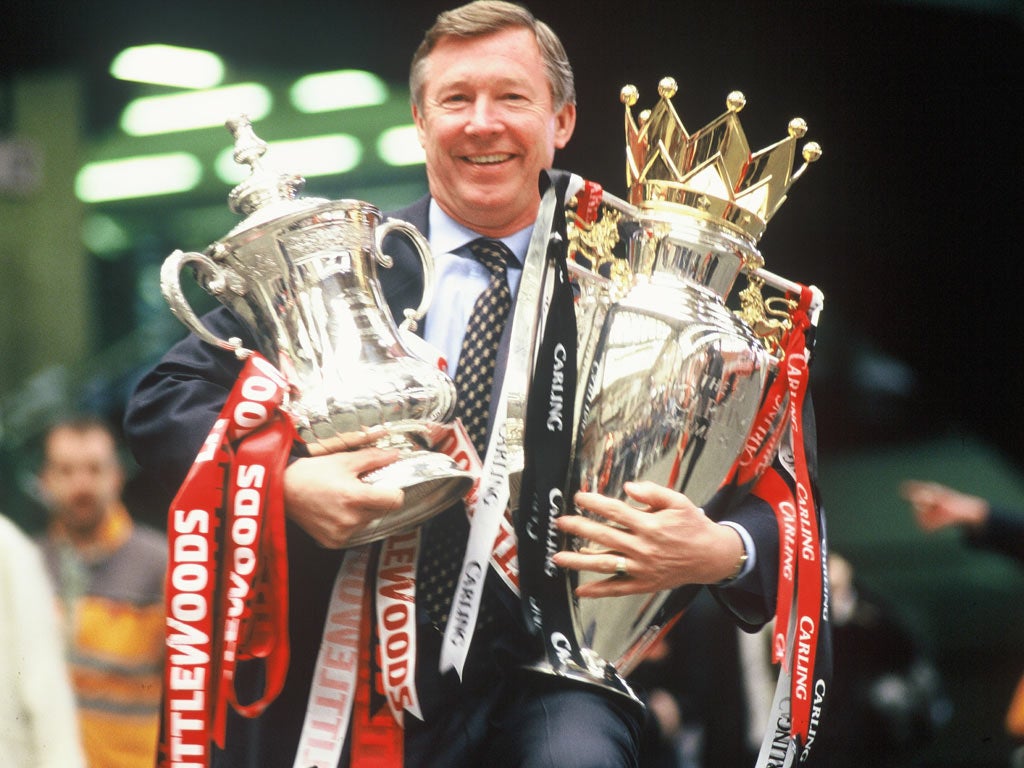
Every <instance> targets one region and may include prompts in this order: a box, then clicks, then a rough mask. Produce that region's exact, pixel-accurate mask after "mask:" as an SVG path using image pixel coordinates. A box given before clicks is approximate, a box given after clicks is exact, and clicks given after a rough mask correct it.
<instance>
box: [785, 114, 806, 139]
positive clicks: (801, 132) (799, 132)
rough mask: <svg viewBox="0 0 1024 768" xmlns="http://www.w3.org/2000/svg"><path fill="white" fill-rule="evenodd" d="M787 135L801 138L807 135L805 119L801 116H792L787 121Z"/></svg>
mask: <svg viewBox="0 0 1024 768" xmlns="http://www.w3.org/2000/svg"><path fill="white" fill-rule="evenodd" d="M789 135H790V136H793V137H794V138H797V139H802V138H803V137H804V136H806V135H807V121H806V120H804V119H803V118H802V117H794V118H793V119H792V120H790V121H789Z"/></svg>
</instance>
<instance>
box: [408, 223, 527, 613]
mask: <svg viewBox="0 0 1024 768" xmlns="http://www.w3.org/2000/svg"><path fill="white" fill-rule="evenodd" d="M469 250H470V252H471V253H472V254H473V256H474V257H475V258H476V259H477V261H479V262H480V263H481V264H483V265H484V266H485V267H487V269H488V271H489V272H490V273H491V277H490V281H489V283H488V285H487V287H486V288H485V289H484V291H483V293H481V294H480V296H479V297H478V298H477V300H476V303H475V304H474V305H473V312H472V314H471V315H470V318H469V323H467V325H466V335H465V336H464V337H463V340H462V351H461V352H460V353H459V367H458V369H457V370H456V372H455V388H456V390H457V391H458V406H457V409H456V413H457V414H458V416H459V418H460V419H461V420H462V423H463V425H464V426H465V428H466V431H467V432H468V433H469V437H470V439H471V440H472V441H473V445H474V446H475V447H476V449H477V452H478V453H479V454H480V458H481V460H483V457H484V452H485V450H486V448H487V421H488V416H489V414H490V402H491V386H492V385H493V383H494V366H495V361H496V360H497V357H498V344H499V342H500V341H501V334H502V331H503V329H504V327H505V322H506V320H507V319H508V314H509V310H510V309H511V308H512V294H511V293H510V291H509V288H508V279H507V266H508V260H509V259H510V258H512V254H511V252H510V251H509V250H508V248H507V247H506V246H505V244H504V243H502V242H500V241H498V240H488V239H484V238H481V239H479V240H474V241H473V242H471V243H470V244H469ZM468 536H469V525H468V523H467V522H466V514H465V512H464V510H463V508H462V505H461V504H459V505H456V506H455V507H454V508H452V509H449V510H446V511H445V512H443V513H441V514H440V515H438V516H437V517H435V518H434V519H433V520H432V521H430V523H429V524H428V525H427V526H426V527H425V529H424V538H423V543H422V551H421V553H420V556H421V558H422V562H423V564H424V566H423V567H422V568H421V576H420V585H419V587H418V588H417V591H418V592H419V594H420V597H421V599H422V600H423V601H424V603H423V604H424V605H425V606H426V610H427V614H428V615H429V616H430V618H431V621H433V623H434V625H435V626H437V627H438V628H440V629H443V628H444V625H445V623H446V622H447V621H448V612H449V609H450V608H451V600H452V595H453V594H454V592H455V581H456V579H458V577H459V571H460V570H461V568H462V558H463V554H464V552H465V548H466V540H467V538H468ZM485 605H486V601H485V602H484V605H481V615H480V617H479V619H478V622H480V623H482V622H486V621H488V620H489V616H486V615H485V611H484V606H485Z"/></svg>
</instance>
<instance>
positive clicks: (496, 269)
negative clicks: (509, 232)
mask: <svg viewBox="0 0 1024 768" xmlns="http://www.w3.org/2000/svg"><path fill="white" fill-rule="evenodd" d="M469 251H470V253H472V254H473V256H474V257H475V258H476V260H477V261H479V262H480V263H481V264H483V265H484V266H485V267H487V269H488V270H490V273H491V274H492V275H494V276H495V277H504V276H505V274H506V271H507V269H508V260H509V259H510V258H512V252H511V251H510V250H509V249H508V246H507V245H505V244H504V243H503V242H501V240H491V239H490V238H487V237H481V238H478V239H476V240H473V241H472V242H471V243H470V244H469Z"/></svg>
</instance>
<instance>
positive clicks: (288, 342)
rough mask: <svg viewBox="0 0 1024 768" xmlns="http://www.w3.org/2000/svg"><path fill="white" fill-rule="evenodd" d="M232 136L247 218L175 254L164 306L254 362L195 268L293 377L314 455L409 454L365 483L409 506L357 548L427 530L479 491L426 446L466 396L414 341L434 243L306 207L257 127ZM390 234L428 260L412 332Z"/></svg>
mask: <svg viewBox="0 0 1024 768" xmlns="http://www.w3.org/2000/svg"><path fill="white" fill-rule="evenodd" d="M227 126H228V129H229V130H230V131H231V133H232V135H233V136H234V138H235V150H234V158H235V161H236V162H238V163H240V164H246V165H248V166H249V167H250V170H251V173H250V176H249V178H248V179H246V180H245V181H243V182H242V183H241V184H239V185H238V186H237V187H235V188H234V189H233V190H232V191H231V193H230V195H229V198H228V201H229V205H230V207H231V209H232V210H233V211H234V212H236V213H240V214H243V215H245V216H246V217H247V218H245V219H244V220H243V221H242V222H241V223H239V224H238V225H237V226H236V227H235V228H234V229H233V230H232V231H231V232H230V233H229V234H228V235H227V236H226V237H225V238H223V239H222V240H219V241H217V242H215V243H213V244H212V245H210V246H209V247H208V248H207V249H206V251H205V252H204V253H194V252H193V253H184V252H182V251H180V250H179V251H175V252H174V253H172V254H171V255H170V256H168V257H167V259H166V260H165V261H164V264H163V268H162V270H161V288H162V291H163V294H164V297H165V299H166V300H167V302H168V304H169V305H170V307H171V310H172V311H173V312H174V314H175V315H176V316H177V317H178V318H179V319H180V320H181V321H182V322H183V323H184V324H185V325H186V326H188V328H189V329H190V330H191V331H192V332H193V333H195V334H196V335H197V336H198V337H199V338H200V339H202V340H203V341H206V342H207V343H209V344H212V345H214V346H217V347H220V348H223V349H225V350H229V351H231V352H233V353H235V354H236V355H237V356H239V357H240V358H244V357H246V356H247V355H248V354H249V352H250V351H249V350H247V349H245V348H243V347H242V344H241V341H240V340H239V339H220V338H218V337H217V336H215V335H214V334H213V333H211V332H210V330H209V329H208V328H206V327H205V326H204V325H203V323H202V322H201V321H200V320H199V318H198V317H197V316H196V314H195V313H194V312H193V310H192V308H191V306H190V305H189V303H188V301H187V299H186V298H185V296H184V294H183V293H182V290H181V282H180V272H181V270H182V268H183V267H185V266H186V265H191V266H192V267H194V269H195V272H196V277H197V280H198V282H199V283H200V285H201V286H202V288H203V289H204V290H205V291H206V292H207V293H209V294H210V295H212V296H213V297H215V298H216V299H217V300H218V301H220V302H221V303H222V304H223V305H224V306H226V307H228V308H229V309H230V310H232V312H233V313H234V315H235V316H236V317H238V318H239V319H240V320H241V321H242V322H243V323H244V325H245V326H246V328H247V329H248V331H249V332H250V333H251V335H252V337H253V338H254V339H255V340H256V346H257V347H258V349H259V351H260V352H261V353H262V354H263V355H264V356H265V357H266V358H267V359H268V360H269V361H270V362H271V363H273V364H274V365H275V366H277V368H278V369H279V370H280V371H281V372H282V373H283V374H284V375H285V377H286V378H287V380H288V382H289V384H290V385H291V389H292V392H291V395H290V397H289V399H288V401H287V402H286V403H285V404H284V408H285V410H286V411H287V412H288V413H289V415H290V416H291V418H292V421H293V423H294V425H295V428H296V430H297V432H298V434H299V437H300V438H301V439H302V440H303V441H304V442H305V444H306V446H307V447H308V449H309V452H310V453H311V454H312V455H320V454H324V453H331V452H334V451H339V450H345V449H347V448H350V447H354V446H358V445H364V444H366V442H367V436H368V435H373V433H372V432H371V430H373V429H374V428H378V427H380V428H382V429H383V436H377V437H379V439H377V442H376V444H377V445H380V446H382V447H390V448H398V449H399V451H400V453H401V457H400V458H399V460H398V461H396V462H395V463H393V464H391V465H389V466H387V467H384V468H383V469H381V470H377V471H376V472H374V473H371V474H370V475H368V476H366V477H364V478H363V479H364V480H366V481H367V482H371V483H374V484H380V485H382V486H385V487H396V488H401V489H403V491H404V493H405V504H404V506H403V507H402V508H401V509H399V510H396V511H394V512H392V513H389V514H388V515H386V516H384V517H382V518H380V519H379V520H378V521H375V523H373V524H372V525H371V526H369V527H368V528H367V529H365V530H364V531H362V532H360V533H359V534H357V535H356V536H354V537H353V538H352V539H351V540H350V542H349V544H350V545H353V546H354V545H356V544H360V543H365V542H367V541H372V540H375V539H380V538H384V537H386V536H389V535H391V534H393V533H395V532H398V531H400V530H404V529H407V528H410V527H412V526H414V525H417V524H419V523H420V522H423V521H424V520H426V519H427V518H429V517H431V516H432V515H434V514H435V513H437V512H440V511H442V510H444V509H445V508H447V507H448V506H450V505H451V504H452V503H453V502H454V501H456V500H457V499H459V498H461V497H462V496H463V494H464V493H465V492H466V491H467V490H468V489H469V487H470V486H471V485H472V477H471V475H470V474H469V473H467V472H465V471H463V470H461V469H459V468H458V467H457V466H456V465H455V463H454V461H452V459H450V458H449V457H448V456H446V455H444V454H443V453H439V452H435V451H431V450H427V449H425V447H424V446H425V444H426V442H427V440H426V437H425V436H426V435H427V434H428V433H429V432H430V430H431V428H432V427H433V426H435V425H437V424H442V423H444V422H446V421H447V420H449V419H450V418H451V417H452V414H453V412H454V407H455V397H456V395H455V385H454V383H453V382H452V381H451V379H450V378H449V377H448V376H447V375H446V374H445V373H444V372H443V371H441V370H440V369H439V368H438V366H437V365H436V364H431V363H429V362H427V361H425V360H424V359H422V358H421V357H419V356H417V355H416V354H415V352H414V351H413V350H412V349H410V345H412V344H415V343H416V341H417V340H418V337H415V336H414V334H412V333H411V331H412V330H414V329H415V323H416V322H417V321H418V320H419V319H421V318H422V317H423V315H424V314H425V312H426V310H427V307H428V306H429V305H430V302H431V298H432V295H433V275H434V272H433V260H432V257H431V254H430V250H429V245H428V244H427V241H426V239H425V238H424V237H423V236H422V235H421V234H420V233H419V232H418V231H417V230H416V229H415V227H413V226H412V225H411V224H408V223H406V222H403V221H398V220H389V221H386V222H382V219H381V213H380V211H379V210H378V209H377V208H375V207H374V206H372V205H370V204H369V203H365V202H362V201H359V200H324V199H319V198H302V197H299V192H300V190H301V188H302V186H303V184H304V180H303V179H302V177H300V176H298V175H294V174H280V175H275V174H273V173H269V172H267V171H265V170H264V169H263V168H262V165H261V163H260V158H261V157H262V156H263V154H264V153H265V152H266V149H267V145H266V144H265V143H264V142H263V141H261V140H260V139H259V138H258V137H257V136H256V134H255V133H254V131H253V129H252V126H251V124H250V122H249V120H248V118H245V117H242V118H239V119H237V120H232V121H229V122H228V124H227ZM392 232H394V233H398V234H401V235H404V236H406V237H407V238H408V239H409V240H410V241H411V243H412V245H413V246H414V248H415V250H416V252H417V253H418V254H419V257H420V259H421V261H422V263H423V275H424V292H423V298H422V301H421V302H420V305H419V307H417V308H416V309H415V310H414V309H407V310H405V319H404V320H403V322H402V326H401V329H399V328H397V327H396V325H395V321H394V319H393V318H392V316H391V313H390V312H389V311H388V308H387V304H386V303H385V300H384V297H383V293H382V291H381V288H380V285H379V282H378V278H377V273H376V265H378V264H379V265H380V266H382V267H385V268H387V267H390V266H391V265H392V260H391V258H390V257H388V256H387V255H386V254H384V252H383V249H382V241H383V240H384V237H385V236H386V235H388V234H389V233H392Z"/></svg>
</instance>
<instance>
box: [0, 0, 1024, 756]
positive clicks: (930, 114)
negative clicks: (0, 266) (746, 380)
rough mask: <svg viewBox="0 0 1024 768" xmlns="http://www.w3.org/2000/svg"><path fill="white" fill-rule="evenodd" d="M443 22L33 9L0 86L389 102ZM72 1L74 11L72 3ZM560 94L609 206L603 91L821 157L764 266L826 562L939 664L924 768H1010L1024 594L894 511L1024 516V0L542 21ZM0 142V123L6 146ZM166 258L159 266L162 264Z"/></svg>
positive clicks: (581, 162) (361, 7)
mask: <svg viewBox="0 0 1024 768" xmlns="http://www.w3.org/2000/svg"><path fill="white" fill-rule="evenodd" d="M448 5H449V3H447V2H446V3H439V2H434V1H431V2H420V3H377V4H369V3H344V2H334V3H330V4H328V3H315V2H312V1H311V0H298V1H295V2H291V3H288V4H274V5H272V6H271V5H263V4H239V3H229V2H198V1H197V0H185V1H182V2H175V3H163V4H155V3H146V2H127V1H126V0H105V1H104V2H95V3H89V4H75V5H74V6H71V4H67V5H65V4H58V3H53V2H51V3H35V4H31V5H30V4H19V8H18V9H7V10H6V11H5V12H4V18H3V19H2V21H0V24H2V25H3V27H2V28H0V37H2V40H3V45H2V48H0V78H4V77H12V76H16V75H18V74H19V73H25V72H32V71H39V70H43V69H62V68H66V69H72V70H74V71H76V72H78V73H80V74H81V76H82V81H83V85H84V88H85V89H86V91H85V92H86V97H87V98H86V115H85V121H84V124H83V125H82V130H83V132H84V133H85V134H86V135H89V136H101V135H103V134H104V133H105V132H108V131H110V130H112V129H113V128H114V127H115V126H116V118H117V114H118V112H119V110H120V109H121V107H123V105H124V103H125V102H126V100H127V99H128V98H129V97H130V92H131V90H130V86H128V85H126V84H123V83H117V82H115V81H113V80H111V78H110V77H109V76H108V75H107V74H106V71H107V67H108V65H109V63H110V61H111V59H112V58H113V56H114V55H115V54H116V53H117V52H118V51H119V50H121V49H122V48H123V47H126V46H127V45H132V44H138V43H144V42H166V43H179V44H183V45H189V46H195V47H201V48H209V49H211V50H215V51H217V52H218V53H220V54H222V55H223V56H224V57H225V58H227V59H228V60H229V61H231V62H232V64H233V65H235V66H237V67H238V68H240V69H248V70H253V71H260V70H274V71H280V72H285V73H291V72H294V73H306V72H311V71H317V70H325V69H334V68H343V67H355V68H363V69H371V70H373V71H376V72H378V73H379V74H381V75H382V76H384V77H385V78H386V79H388V80H391V81H395V82H401V81H404V79H405V78H406V76H407V69H408V62H409V59H410V57H411V54H412V51H413V50H414V48H415V46H416V44H417V43H418V41H419V39H420V37H421V34H422V32H423V30H424V29H426V28H427V27H428V26H429V25H430V24H431V22H432V20H433V18H434V16H435V15H436V13H437V12H438V11H440V10H442V9H444V8H446V7H448ZM69 6H71V7H69ZM531 8H532V10H533V11H534V12H535V13H536V14H537V15H538V16H540V17H541V18H543V19H545V20H546V21H548V22H549V23H550V24H551V25H552V27H554V29H555V30H556V31H557V32H558V33H559V34H560V35H561V37H562V39H563V41H564V42H565V44H566V47H567V49H568V52H569V55H570V58H571V59H572V61H573V63H574V66H575V70H576V78H577V88H578V107H579V122H578V125H577V131H576V135H575V137H574V139H573V141H572V143H571V144H570V146H569V147H568V148H567V149H566V150H564V151H563V152H562V153H561V154H560V155H559V157H558V158H557V162H558V164H559V165H560V166H562V167H566V168H569V169H572V170H574V171H577V172H578V173H581V174H582V175H584V176H587V177H588V178H592V179H595V180H598V181H600V182H602V183H603V184H604V185H605V186H606V187H607V188H608V189H609V190H610V191H612V192H615V193H617V194H622V193H623V191H624V190H623V187H624V174H623V169H624V162H623V152H624V150H623V138H622V137H623V134H622V130H623V128H622V126H623V117H622V106H621V104H620V103H619V101H618V93H619V89H620V87H621V86H622V85H624V84H626V83H632V84H635V85H636V86H637V87H638V88H639V90H640V104H639V106H641V107H643V106H650V105H652V104H653V103H654V100H655V98H656V88H657V82H658V79H659V78H660V77H662V76H664V75H672V76H674V77H675V78H676V79H677V81H678V82H679V94H678V95H677V96H676V97H675V100H674V103H675V105H676V108H677V110H678V111H679V112H680V114H681V115H682V117H683V120H684V122H685V123H686V124H687V127H688V128H690V129H695V128H697V127H699V126H701V125H703V124H705V123H706V122H708V121H709V120H711V119H712V118H714V117H716V116H717V115H718V114H720V113H721V112H722V111H723V109H724V104H725V97H726V94H727V93H728V92H729V91H730V90H733V89H740V90H742V91H744V93H745V94H746V96H747V106H746V108H745V110H744V112H743V113H742V119H743V123H744V126H745V129H746V131H747V135H748V138H749V139H750V143H751V145H752V146H753V147H755V148H756V147H762V146H766V145H768V144H770V143H772V142H774V141H776V140H778V139H780V138H782V137H783V136H784V135H785V127H786V124H787V122H788V121H789V119H790V118H792V117H794V116H797V115H799V116H802V117H803V118H805V119H806V120H807V122H808V124H809V126H810V130H809V132H808V136H807V138H808V139H813V140H815V141H817V142H819V143H820V144H821V145H822V147H823V149H824V155H823V157H822V159H821V160H820V161H819V162H818V163H816V164H815V165H814V166H812V167H811V168H810V169H809V170H808V172H807V173H806V174H805V175H804V177H803V178H802V179H801V180H800V181H799V182H797V183H796V184H795V185H794V186H793V188H792V189H791V190H790V193H789V201H788V202H787V204H786V205H785V206H784V207H783V208H782V210H781V211H780V212H779V213H778V215H777V216H776V217H775V219H774V220H773V221H772V222H771V224H770V225H769V227H768V231H767V234H766V235H765V236H764V238H763V239H762V240H761V243H760V247H761V250H762V253H763V255H764V257H765V260H766V264H767V267H768V268H769V269H771V270H772V271H775V272H777V273H779V274H781V275H783V276H785V277H788V278H790V279H793V280H797V281H799V282H803V283H813V284H815V285H817V286H819V287H820V288H821V289H822V290H823V291H824V293H825V296H826V304H825V312H824V313H823V316H822V322H821V327H820V332H819V342H818V350H817V356H816V360H815V364H814V369H813V377H812V386H813V391H814V399H815V403H816V409H817V418H818V425H819V436H820V439H819V448H820V453H821V460H822V480H821V481H822V487H823V490H824V491H825V498H826V507H827V509H828V513H829V521H830V526H831V530H832V542H833V545H834V546H836V548H838V549H840V550H842V551H844V552H845V553H846V554H847V555H848V556H850V559H851V560H852V561H853V562H854V565H855V567H857V569H858V573H859V575H860V576H861V578H862V579H863V580H864V581H865V582H866V583H868V584H870V585H871V586H872V587H873V588H874V589H875V591H877V592H880V593H881V594H882V595H883V596H884V597H885V598H887V599H888V600H889V601H890V602H891V603H893V604H894V606H895V608H896V611H897V612H898V613H899V614H901V616H902V618H903V619H904V620H905V621H906V623H907V624H908V625H910V626H911V627H912V628H913V629H914V630H916V631H917V632H918V633H919V634H920V636H921V638H922V641H923V642H924V644H925V645H926V647H927V648H928V650H929V651H930V652H931V653H933V654H934V655H935V657H936V658H937V660H938V662H939V663H940V667H941V670H942V672H943V674H944V676H945V678H946V681H947V685H948V688H949V691H950V694H951V698H952V699H953V701H954V709H955V714H954V717H953V720H952V721H951V722H950V724H948V725H947V727H946V728H945V729H944V730H943V731H942V733H941V734H940V736H939V738H938V740H937V741H935V742H934V743H933V744H932V745H931V746H930V748H929V750H928V751H926V753H925V754H924V755H923V756H922V757H921V758H920V759H921V760H922V761H923V762H922V763H921V764H928V765H934V766H945V765H949V766H960V765H962V766H981V765H994V766H1003V765H1006V764H1007V762H1006V755H1007V754H1008V751H1009V748H1010V744H1009V741H1008V740H1007V739H1006V737H1005V735H1004V734H1003V733H1002V730H1001V718H1002V713H1003V711H1004V709H1005V704H1006V701H1007V699H1008V696H1009V693H1010V690H1011V689H1012V686H1013V684H1014V682H1015V680H1016V676H1017V675H1019V673H1020V671H1021V670H1022V669H1024V652H1022V650H1021V648H1022V647H1024V646H1022V643H1024V613H1022V602H1024V601H1022V600H1021V598H1022V596H1024V579H1022V578H1021V576H1020V573H1019V571H1017V570H1015V569H1014V568H1013V567H1012V566H1010V565H1008V564H1006V563H1005V562H1003V561H999V560H998V558H995V556H991V555H984V554H978V553H972V552H970V551H968V550H966V549H965V548H964V547H962V546H961V543H960V542H959V540H958V539H957V538H956V537H955V536H954V535H950V536H938V537H931V538H928V537H925V536H923V534H921V533H920V532H918V531H916V529H914V528H913V526H912V524H911V522H910V521H909V516H908V515H907V513H906V510H905V507H903V506H902V505H901V503H900V502H899V499H898V493H897V489H898V483H899V481H900V479H902V478H903V477H906V476H910V475H914V474H916V475H927V476H929V477H932V478H934V479H937V480H943V481H945V482H949V483H952V484H955V485H958V486H959V487H962V488H964V489H966V490H970V491H971V492H974V493H979V494H984V495H991V496H994V497H996V498H997V499H998V500H1001V501H1005V502H1007V503H1009V504H1012V505H1015V506H1016V505H1019V506H1021V507H1022V508H1024V483H1022V481H1021V477H1022V475H1021V472H1022V470H1024V439H1021V433H1022V427H1024V407H1022V403H1024V373H1022V371H1021V367H1022V366H1021V360H1022V351H1024V350H1022V344H1021V340H1020V315H1021V303H1020V302H1019V300H1018V297H1019V296H1020V292H1021V278H1022V276H1024V269H1022V267H1021V256H1022V255H1021V253H1020V249H1019V247H1018V245H1017V237H1018V232H1019V227H1020V222H1021V220H1022V214H1024V192H1022V189H1024V184H1022V181H1021V178H1022V171H1024V162H1022V161H1024V157H1022V148H1021V138H1022V134H1024V131H1022V129H1024V108H1022V106H1021V103H1020V101H1021V94H1022V93H1024V88H1022V86H1024V8H1022V5H1021V3H1020V2H1011V1H1010V0H1005V1H1004V2H998V1H997V0H993V1H991V2H984V1H983V0H977V1H976V2H966V1H965V2H945V3H943V2H906V3H900V2H891V1H890V2H867V1H866V0H865V1H863V2H845V3H843V2H840V3H818V2H808V3H789V2H767V1H764V0H751V1H750V2H739V1H737V0H732V1H725V2H709V3H701V4H698V3H691V2H671V3H670V2H664V3H662V2H659V3H654V2H650V3H632V4H628V3H611V2H607V0H595V2H588V3H582V2H557V3H555V2H546V3H542V2H534V3H532V4H531ZM2 132H3V125H0V133H2ZM163 255H164V253H159V255H156V254H155V255H154V256H153V258H156V259H162V257H163Z"/></svg>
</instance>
